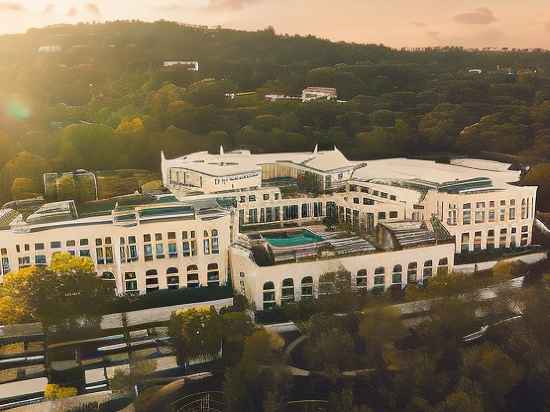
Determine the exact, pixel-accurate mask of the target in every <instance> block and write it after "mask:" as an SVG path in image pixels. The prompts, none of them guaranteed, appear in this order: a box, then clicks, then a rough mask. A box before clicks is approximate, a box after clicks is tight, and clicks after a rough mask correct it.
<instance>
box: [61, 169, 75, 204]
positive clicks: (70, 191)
mask: <svg viewBox="0 0 550 412" xmlns="http://www.w3.org/2000/svg"><path fill="white" fill-rule="evenodd" d="M57 199H58V200H75V201H78V190H77V187H76V182H75V179H74V177H73V175H72V174H65V175H63V176H61V177H60V178H59V179H57Z"/></svg>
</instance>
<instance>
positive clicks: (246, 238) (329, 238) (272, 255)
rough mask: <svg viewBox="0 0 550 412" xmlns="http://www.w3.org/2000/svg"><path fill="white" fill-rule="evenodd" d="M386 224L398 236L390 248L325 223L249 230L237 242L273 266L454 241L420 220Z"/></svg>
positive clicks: (260, 261)
mask: <svg viewBox="0 0 550 412" xmlns="http://www.w3.org/2000/svg"><path fill="white" fill-rule="evenodd" d="M381 227H382V225H381ZM383 227H384V228H385V229H386V230H387V231H388V232H391V233H392V235H393V236H395V239H397V242H394V243H393V244H391V245H390V247H389V248H388V247H387V246H388V244H384V243H383V242H382V243H379V241H378V239H375V238H371V237H368V238H366V237H363V236H359V235H357V234H354V233H348V232H327V231H326V230H325V228H324V227H322V226H309V227H300V228H292V229H288V228H286V229H274V230H266V231H259V232H250V233H248V234H246V235H244V234H243V235H241V236H240V237H239V238H238V239H237V241H236V242H235V245H236V246H237V247H241V248H244V249H246V250H249V251H250V254H251V258H252V259H253V260H254V261H255V263H256V264H257V265H258V266H273V265H277V264H285V263H293V262H304V261H311V260H324V259H334V258H338V257H344V256H359V255H366V254H372V253H380V252H384V251H387V250H400V249H405V248H413V247H424V246H427V245H435V244H437V243H451V242H454V239H453V238H452V237H451V236H450V235H449V236H447V235H448V232H446V233H440V232H438V231H436V230H434V231H432V230H430V229H428V228H427V227H426V226H424V225H422V223H420V222H411V221H403V222H395V223H391V224H387V225H383ZM438 230H439V228H438ZM273 239H275V241H274V240H273Z"/></svg>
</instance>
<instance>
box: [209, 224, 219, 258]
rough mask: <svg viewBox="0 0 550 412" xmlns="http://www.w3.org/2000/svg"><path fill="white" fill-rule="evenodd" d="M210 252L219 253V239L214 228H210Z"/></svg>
mask: <svg viewBox="0 0 550 412" xmlns="http://www.w3.org/2000/svg"><path fill="white" fill-rule="evenodd" d="M211 243H212V254H213V255H219V254H220V239H219V237H218V231H217V230H216V229H212V239H211Z"/></svg>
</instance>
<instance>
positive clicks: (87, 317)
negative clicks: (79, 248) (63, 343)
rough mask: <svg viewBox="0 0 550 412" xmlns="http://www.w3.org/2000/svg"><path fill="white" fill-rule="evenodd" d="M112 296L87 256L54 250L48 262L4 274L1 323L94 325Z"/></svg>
mask: <svg viewBox="0 0 550 412" xmlns="http://www.w3.org/2000/svg"><path fill="white" fill-rule="evenodd" d="M113 298H114V296H113V293H112V290H111V287H110V286H109V285H108V284H107V283H106V282H105V281H103V280H101V279H100V278H98V277H97V275H96V273H95V272H94V265H93V262H92V261H91V260H90V259H89V258H82V257H75V256H71V255H70V254H68V253H56V254H54V255H53V256H52V261H51V263H50V266H47V267H46V266H44V267H42V266H40V267H36V266H33V267H29V268H24V269H21V270H19V271H18V272H14V273H10V274H8V275H6V277H5V279H4V282H3V283H2V285H1V287H0V323H2V324H10V323H21V322H24V321H35V322H37V321H39V322H42V323H43V324H44V325H46V326H52V325H56V326H59V327H62V328H67V329H70V328H73V327H82V326H93V325H94V324H95V323H96V322H97V321H98V320H99V317H100V316H101V315H102V314H103V311H104V308H105V306H106V305H107V304H108V303H110V302H111V300H112V299H113ZM90 302H94V304H93V305H90Z"/></svg>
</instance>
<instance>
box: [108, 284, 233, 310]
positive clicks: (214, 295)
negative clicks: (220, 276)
mask: <svg viewBox="0 0 550 412" xmlns="http://www.w3.org/2000/svg"><path fill="white" fill-rule="evenodd" d="M232 297H233V289H232V288H231V287H230V286H208V287H201V288H181V289H163V290H158V291H155V292H152V293H147V294H145V295H139V296H124V297H121V298H119V299H117V300H116V302H115V304H114V307H113V308H112V309H111V310H110V311H109V313H119V312H130V311H134V310H143V309H153V308H162V307H165V306H175V305H184V304H186V303H200V302H208V301H212V300H218V299H228V298H232Z"/></svg>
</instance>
